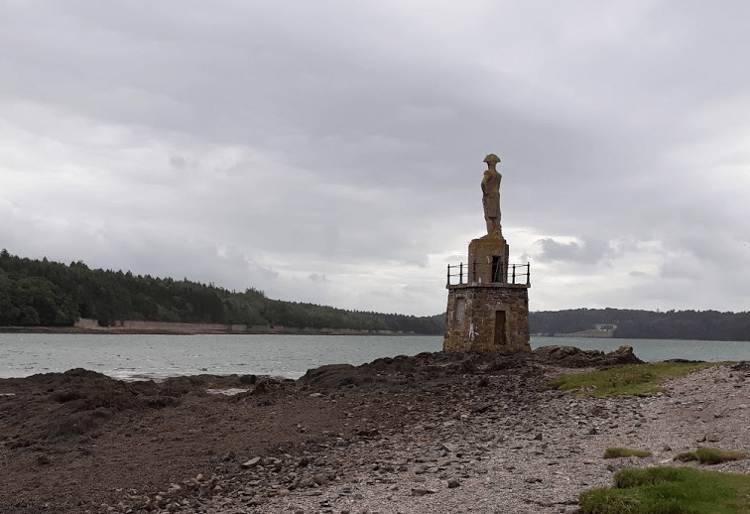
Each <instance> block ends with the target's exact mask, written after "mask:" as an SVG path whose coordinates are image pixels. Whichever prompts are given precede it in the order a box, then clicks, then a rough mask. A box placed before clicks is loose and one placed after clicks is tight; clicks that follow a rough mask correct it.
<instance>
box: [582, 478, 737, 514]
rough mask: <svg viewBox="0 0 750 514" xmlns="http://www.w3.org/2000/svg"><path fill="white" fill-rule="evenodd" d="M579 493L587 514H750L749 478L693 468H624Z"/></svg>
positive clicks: (583, 508)
mask: <svg viewBox="0 0 750 514" xmlns="http://www.w3.org/2000/svg"><path fill="white" fill-rule="evenodd" d="M614 483H615V486H614V487H613V488H608V489H593V490H591V491H585V492H583V493H581V494H580V505H581V509H582V510H583V512H584V513H586V514H593V513H596V514H663V513H667V512H669V513H673V514H699V513H703V514H750V475H745V474H740V473H720V472H718V471H704V470H699V469H694V468H672V467H663V468H645V469H635V468H633V469H623V470H620V471H618V472H617V473H615V475H614Z"/></svg>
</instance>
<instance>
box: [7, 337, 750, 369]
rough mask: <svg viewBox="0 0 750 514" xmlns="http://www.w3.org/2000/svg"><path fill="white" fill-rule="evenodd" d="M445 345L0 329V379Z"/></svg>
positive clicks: (672, 349) (745, 350)
mask: <svg viewBox="0 0 750 514" xmlns="http://www.w3.org/2000/svg"><path fill="white" fill-rule="evenodd" d="M442 343H443V338H442V336H302V335H293V336H292V335H289V336H287V335H194V336H166V335H88V334H0V377H23V376H29V375H33V374H36V373H49V372H54V371H67V370H69V369H72V368H86V369H90V370H94V371H98V372H100V373H104V374H106V375H109V376H112V377H117V378H138V377H142V378H163V377H167V376H175V375H194V374H199V373H211V374H216V375H224V374H231V373H237V374H256V375H280V376H286V377H291V378H297V377H300V376H301V375H303V374H304V373H305V371H307V370H308V369H310V368H315V367H317V366H320V365H323V364H335V363H349V364H355V365H358V364H362V363H365V362H371V361H373V360H375V359H377V358H378V357H395V356H396V355H416V354H418V353H420V352H435V351H439V350H440V349H441V347H442ZM549 344H562V345H572V346H578V347H579V348H583V349H598V350H603V351H611V350H614V349H617V348H618V347H619V346H620V345H622V344H629V345H630V346H632V347H633V348H634V349H635V354H636V355H637V356H638V357H639V358H641V359H643V360H646V361H650V360H664V359H672V358H682V359H693V360H706V361H714V362H715V361H725V360H750V343H748V342H737V341H672V340H644V339H588V338H552V337H532V338H531V346H532V348H537V347H539V346H544V345H549Z"/></svg>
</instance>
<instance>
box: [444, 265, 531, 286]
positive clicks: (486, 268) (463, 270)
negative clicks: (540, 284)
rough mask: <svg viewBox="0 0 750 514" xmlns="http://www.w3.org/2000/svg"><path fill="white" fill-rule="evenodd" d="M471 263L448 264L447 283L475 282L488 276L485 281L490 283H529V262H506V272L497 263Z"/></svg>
mask: <svg viewBox="0 0 750 514" xmlns="http://www.w3.org/2000/svg"><path fill="white" fill-rule="evenodd" d="M471 264H472V265H471V266H470V265H469V264H464V263H463V262H462V263H460V264H448V275H447V279H448V285H449V286H453V285H460V284H468V283H477V282H479V281H480V280H479V279H480V278H482V277H489V280H486V283H490V284H525V285H530V284H531V263H528V262H527V263H526V264H508V267H507V270H505V271H506V273H503V269H502V267H501V266H498V265H497V264H485V263H477V262H474V263H471ZM469 275H471V276H469Z"/></svg>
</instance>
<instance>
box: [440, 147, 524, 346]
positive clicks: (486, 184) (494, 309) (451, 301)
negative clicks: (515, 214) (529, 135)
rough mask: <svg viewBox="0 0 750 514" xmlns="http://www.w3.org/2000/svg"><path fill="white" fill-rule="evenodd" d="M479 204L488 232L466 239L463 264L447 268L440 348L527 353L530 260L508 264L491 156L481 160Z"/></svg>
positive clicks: (497, 179)
mask: <svg viewBox="0 0 750 514" xmlns="http://www.w3.org/2000/svg"><path fill="white" fill-rule="evenodd" d="M484 162H486V163H487V169H486V170H485V171H484V176H483V177H482V205H483V207H484V219H485V221H486V223H487V235H485V236H482V237H480V238H478V239H474V240H473V241H471V243H469V261H468V263H467V264H464V263H461V264H459V265H455V266H454V265H449V266H448V284H447V286H446V287H447V288H448V309H447V311H446V315H445V338H444V339H443V350H444V351H450V352H498V351H504V352H530V351H531V345H530V344H529V288H530V287H531V280H530V278H531V275H530V269H529V266H530V265H529V264H528V263H527V264H520V265H519V264H508V255H509V247H508V243H507V242H506V241H505V238H504V237H503V233H502V227H501V225H500V180H501V179H502V176H501V175H500V173H498V171H497V169H496V167H497V163H499V162H500V159H499V158H498V157H497V155H495V154H490V155H488V156H487V157H485V158H484Z"/></svg>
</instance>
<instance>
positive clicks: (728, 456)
mask: <svg viewBox="0 0 750 514" xmlns="http://www.w3.org/2000/svg"><path fill="white" fill-rule="evenodd" d="M745 457H747V453H744V452H732V451H727V450H720V449H718V448H698V449H697V450H695V451H694V452H686V453H681V454H679V455H676V456H675V458H674V460H679V461H681V462H687V461H690V460H697V461H699V462H700V463H701V464H719V463H721V462H727V461H730V460H740V459H744V458H745Z"/></svg>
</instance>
